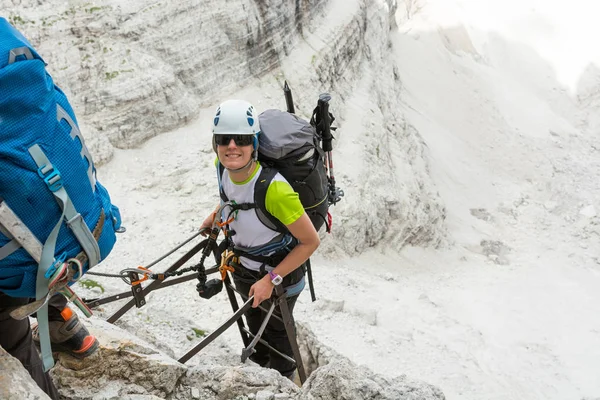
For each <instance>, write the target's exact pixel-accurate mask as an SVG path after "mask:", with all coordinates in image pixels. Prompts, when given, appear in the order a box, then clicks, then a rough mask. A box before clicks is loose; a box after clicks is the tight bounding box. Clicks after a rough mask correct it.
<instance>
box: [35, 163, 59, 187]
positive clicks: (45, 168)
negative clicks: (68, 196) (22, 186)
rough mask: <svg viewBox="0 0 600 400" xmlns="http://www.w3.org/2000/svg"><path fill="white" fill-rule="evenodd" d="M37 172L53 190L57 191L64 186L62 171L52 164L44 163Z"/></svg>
mask: <svg viewBox="0 0 600 400" xmlns="http://www.w3.org/2000/svg"><path fill="white" fill-rule="evenodd" d="M37 174H38V176H39V177H40V178H42V179H43V180H44V182H46V185H47V186H48V189H50V191H51V192H56V191H57V190H60V188H62V187H63V184H62V178H61V176H60V172H59V171H58V169H56V168H54V166H53V165H52V164H46V165H42V166H41V167H39V168H38V170H37Z"/></svg>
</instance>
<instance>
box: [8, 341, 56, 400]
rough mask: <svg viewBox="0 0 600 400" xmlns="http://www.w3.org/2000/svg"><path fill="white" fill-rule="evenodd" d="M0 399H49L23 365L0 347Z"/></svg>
mask: <svg viewBox="0 0 600 400" xmlns="http://www.w3.org/2000/svg"><path fill="white" fill-rule="evenodd" d="M0 371H1V372H0V399H3V400H46V399H50V397H48V396H47V395H46V393H44V392H43V391H42V389H40V388H39V386H38V385H37V384H36V383H35V381H34V380H33V379H32V378H31V375H29V372H27V370H26V369H25V368H23V365H22V364H21V363H20V362H19V360H17V359H16V358H14V357H13V356H11V355H10V354H8V353H7V352H6V351H5V350H4V349H3V348H2V347H0Z"/></svg>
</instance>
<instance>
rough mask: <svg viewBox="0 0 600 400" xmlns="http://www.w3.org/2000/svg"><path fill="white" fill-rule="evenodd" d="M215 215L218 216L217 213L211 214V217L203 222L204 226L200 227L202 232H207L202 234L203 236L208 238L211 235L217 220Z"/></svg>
mask: <svg viewBox="0 0 600 400" xmlns="http://www.w3.org/2000/svg"><path fill="white" fill-rule="evenodd" d="M215 215H216V212H215V211H213V212H211V213H210V215H209V216H208V217H206V219H205V220H204V222H202V225H200V230H203V229H205V231H204V232H202V233H201V234H202V236H204V237H206V236H208V234H209V233H210V229H211V228H212V225H213V221H214V219H215Z"/></svg>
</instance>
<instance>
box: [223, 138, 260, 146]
mask: <svg viewBox="0 0 600 400" xmlns="http://www.w3.org/2000/svg"><path fill="white" fill-rule="evenodd" d="M214 138H215V143H216V144H217V146H229V143H230V142H231V139H233V141H234V142H235V145H236V146H250V145H251V144H252V143H253V142H254V135H214Z"/></svg>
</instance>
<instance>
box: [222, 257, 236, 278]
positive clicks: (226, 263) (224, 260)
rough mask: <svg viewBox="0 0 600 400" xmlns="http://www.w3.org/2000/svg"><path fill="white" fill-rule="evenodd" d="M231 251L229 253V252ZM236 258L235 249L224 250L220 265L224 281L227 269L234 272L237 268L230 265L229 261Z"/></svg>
mask: <svg viewBox="0 0 600 400" xmlns="http://www.w3.org/2000/svg"><path fill="white" fill-rule="evenodd" d="M228 253H229V254H228ZM233 258H235V254H234V253H233V251H227V250H226V251H224V252H223V254H222V255H221V265H220V266H219V272H220V273H221V280H222V281H224V280H225V277H226V276H227V271H229V272H231V273H234V272H235V268H233V267H232V266H231V265H229V262H230V261H231V260H232V259H233Z"/></svg>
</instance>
